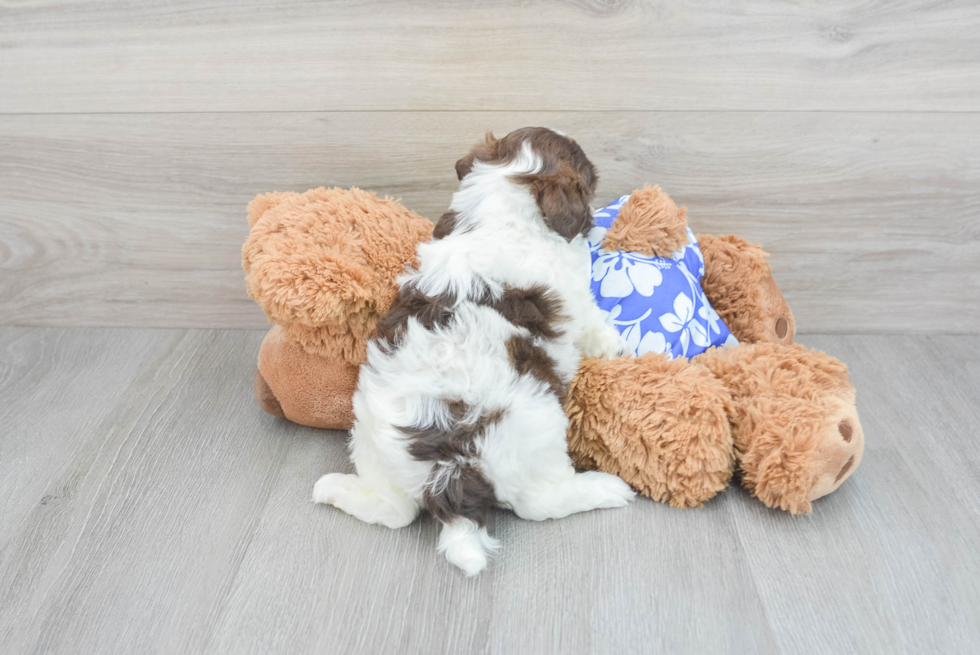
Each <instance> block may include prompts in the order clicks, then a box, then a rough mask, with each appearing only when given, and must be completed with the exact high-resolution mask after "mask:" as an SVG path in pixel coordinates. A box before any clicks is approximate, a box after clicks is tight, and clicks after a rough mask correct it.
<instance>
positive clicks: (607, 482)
mask: <svg viewBox="0 0 980 655" xmlns="http://www.w3.org/2000/svg"><path fill="white" fill-rule="evenodd" d="M580 475H588V476H590V477H591V478H592V480H591V482H592V484H593V486H594V488H595V493H596V500H597V501H598V504H597V505H596V508H597V509H608V508H612V507H625V506H626V505H628V504H629V503H630V501H631V500H633V499H634V498H635V497H636V492H635V491H633V489H632V488H631V487H630V486H629V485H628V484H626V483H625V482H623V480H622V478H619V477H617V476H615V475H612V474H611V473H603V472H601V471H588V472H586V473H581V474H580Z"/></svg>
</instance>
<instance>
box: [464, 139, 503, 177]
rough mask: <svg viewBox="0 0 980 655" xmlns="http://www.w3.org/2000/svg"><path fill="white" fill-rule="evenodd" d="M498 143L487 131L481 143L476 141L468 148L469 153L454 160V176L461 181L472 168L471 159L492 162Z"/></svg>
mask: <svg viewBox="0 0 980 655" xmlns="http://www.w3.org/2000/svg"><path fill="white" fill-rule="evenodd" d="M499 144H500V141H498V140H497V139H496V138H495V137H494V136H493V132H487V136H486V139H485V140H484V142H483V143H478V144H477V145H475V146H474V147H473V149H472V150H470V154H468V155H466V156H465V157H463V158H462V159H460V160H459V161H457V162H456V177H457V178H459V181H460V182H462V181H463V178H464V177H466V176H467V175H469V174H470V171H471V170H473V161H474V160H480V161H482V162H485V163H488V164H489V163H492V162H493V161H494V160H495V159H496V157H497V147H498V145H499Z"/></svg>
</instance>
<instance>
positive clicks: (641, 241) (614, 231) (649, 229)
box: [602, 185, 687, 257]
mask: <svg viewBox="0 0 980 655" xmlns="http://www.w3.org/2000/svg"><path fill="white" fill-rule="evenodd" d="M686 213H687V207H681V208H680V209H678V207H677V205H675V204H674V201H673V200H671V198H670V196H668V195H667V194H666V193H664V192H663V190H662V189H661V188H660V187H659V186H655V187H651V186H648V185H647V186H644V187H643V188H642V189H639V190H637V191H634V192H633V193H632V194H631V195H630V199H629V200H627V201H626V204H625V205H623V206H622V208H621V209H620V210H619V216H617V217H616V220H615V221H613V224H612V225H611V226H610V227H609V229H608V230H607V231H606V237H605V239H603V241H602V247H603V248H604V249H605V250H606V251H607V252H611V251H613V250H629V251H633V252H638V253H640V254H643V255H647V256H648V257H649V256H654V255H655V256H657V257H670V256H671V255H672V254H674V253H675V252H677V251H678V250H680V249H681V248H683V247H684V246H685V245H687V219H686V218H685V214H686Z"/></svg>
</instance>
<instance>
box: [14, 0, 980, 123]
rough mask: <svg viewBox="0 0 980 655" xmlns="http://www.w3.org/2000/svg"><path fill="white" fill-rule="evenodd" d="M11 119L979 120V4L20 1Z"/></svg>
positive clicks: (516, 0) (880, 1)
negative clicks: (611, 114)
mask: <svg viewBox="0 0 980 655" xmlns="http://www.w3.org/2000/svg"><path fill="white" fill-rule="evenodd" d="M0 12H2V13H0V16H2V21H0V44H2V50H0V51H2V52H3V55H2V56H0V86H2V87H3V89H4V92H3V93H2V94H0V112H8V113H9V112H20V113H25V112H29V113H35V112H106V111H109V112H119V111H140V112H146V111H149V112H154V111H282V110H292V111H295V110H391V109H420V110H444V109H465V110H486V109H501V110H583V109H601V110H621V109H671V110H677V109H698V110H719V109H728V110H732V109H737V110H759V109H792V110H831V109H833V110H869V109H877V110H902V111H909V110H937V111H977V110H978V109H980V68H978V67H977V61H978V59H980V42H978V40H977V39H976V34H977V32H978V31H980V9H978V7H977V5H976V3H975V2H972V1H970V0H959V1H954V2H942V3H936V2H926V1H912V2H901V3H895V2H888V1H885V0H877V1H875V2H858V1H853V0H848V1H843V2H834V3H826V2H814V1H810V2H799V3H792V4H784V5H779V6H778V8H775V7H773V5H772V4H771V3H769V2H765V1H764V0H752V1H749V2H740V3H737V4H732V3H730V2H725V1H724V0H712V1H711V2H685V3H662V2H656V1H652V0H644V1H640V2H623V1H614V2H603V1H601V0H575V1H573V2H561V3H526V2H521V1H520V0H503V1H494V2H479V3H447V2H414V1H413V2H387V1H383V0H374V1H373V2H357V3H349V2H337V1H334V2H318V3H302V2H277V3H274V4H268V5H263V4H252V5H248V6H247V7H244V6H242V5H241V4H240V3H237V2H233V1H232V0H219V1H212V2H207V3H201V2H196V1H191V0H182V1H176V0H171V1H168V2H166V3H158V2H148V1H146V0H130V1H123V2H110V3H107V2H91V1H90V2H70V3H65V2H44V3H40V2H31V3H5V6H4V7H3V8H2V9H0Z"/></svg>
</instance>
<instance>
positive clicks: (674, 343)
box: [588, 195, 738, 359]
mask: <svg viewBox="0 0 980 655" xmlns="http://www.w3.org/2000/svg"><path fill="white" fill-rule="evenodd" d="M627 200H629V196H628V195H626V196H623V197H622V198H619V199H618V200H616V201H615V202H613V203H612V204H610V205H608V206H607V207H604V208H602V209H600V210H599V211H597V212H596V213H595V227H594V228H592V231H591V232H589V235H588V239H589V249H590V250H591V253H592V295H593V296H595V299H596V303H597V304H598V305H599V309H601V310H602V313H603V315H604V316H605V317H606V323H608V324H609V325H611V326H613V327H614V328H616V329H617V330H618V331H619V333H620V334H622V335H623V338H624V339H625V340H626V343H628V344H629V346H630V348H632V349H633V351H634V352H635V353H636V355H637V356H639V355H643V354H644V353H649V352H655V353H663V354H665V355H666V356H667V357H668V358H670V359H673V358H674V357H678V356H683V357H693V356H694V355H697V354H699V353H702V352H704V351H705V350H707V349H708V348H711V347H712V346H720V345H729V346H731V345H738V341H737V340H736V339H735V337H734V336H733V335H732V333H731V332H730V331H729V330H728V326H727V325H725V322H724V321H722V320H721V318H720V317H719V316H718V314H717V313H716V312H715V310H714V308H712V306H711V303H710V302H708V298H707V297H706V296H705V295H704V291H702V290H701V278H702V276H704V256H703V255H702V254H701V249H700V248H699V247H698V242H697V239H695V237H694V233H693V232H691V230H690V228H688V230H687V239H688V241H687V245H685V246H684V247H683V248H682V249H681V250H680V251H678V252H675V253H674V254H673V255H672V256H671V257H648V256H646V255H641V254H639V253H636V252H626V251H615V252H606V251H604V250H603V249H602V245H601V243H602V240H603V238H604V237H605V236H606V230H608V229H609V227H610V226H611V225H612V223H613V221H614V220H615V219H616V217H617V216H618V215H619V210H620V208H621V207H622V206H623V205H624V204H626V201H627Z"/></svg>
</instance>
